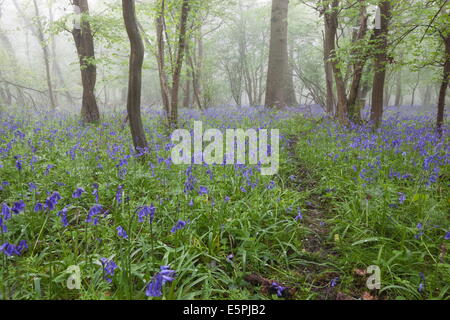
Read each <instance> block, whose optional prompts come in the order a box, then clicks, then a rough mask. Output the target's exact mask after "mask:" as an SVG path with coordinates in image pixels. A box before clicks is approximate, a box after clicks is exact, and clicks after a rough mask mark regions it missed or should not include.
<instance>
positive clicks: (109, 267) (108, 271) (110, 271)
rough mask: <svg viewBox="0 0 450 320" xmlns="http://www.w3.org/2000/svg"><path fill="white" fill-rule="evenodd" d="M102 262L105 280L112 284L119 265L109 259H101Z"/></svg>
mask: <svg viewBox="0 0 450 320" xmlns="http://www.w3.org/2000/svg"><path fill="white" fill-rule="evenodd" d="M100 262H101V264H102V266H103V279H105V280H106V281H107V282H109V283H111V282H112V277H113V276H114V271H115V270H116V269H117V268H118V266H117V264H116V263H115V262H114V261H113V260H110V259H107V258H101V259H100Z"/></svg>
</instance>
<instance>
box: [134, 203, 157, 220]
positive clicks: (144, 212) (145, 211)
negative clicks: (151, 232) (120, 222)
mask: <svg viewBox="0 0 450 320" xmlns="http://www.w3.org/2000/svg"><path fill="white" fill-rule="evenodd" d="M155 212H156V208H155V206H153V204H151V205H150V207H149V206H143V207H141V208H139V209H138V211H137V214H138V220H139V222H144V219H145V218H146V217H148V216H149V217H150V223H153V219H154V218H155Z"/></svg>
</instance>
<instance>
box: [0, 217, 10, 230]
mask: <svg viewBox="0 0 450 320" xmlns="http://www.w3.org/2000/svg"><path fill="white" fill-rule="evenodd" d="M6 232H8V227H7V226H6V224H5V221H4V220H3V217H0V233H6Z"/></svg>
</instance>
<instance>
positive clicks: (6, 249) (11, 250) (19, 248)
mask: <svg viewBox="0 0 450 320" xmlns="http://www.w3.org/2000/svg"><path fill="white" fill-rule="evenodd" d="M26 249H28V245H27V242H26V241H25V240H21V241H20V242H19V244H18V245H16V246H15V245H13V244H10V243H8V242H6V243H4V244H2V245H1V246H0V252H3V253H4V254H5V255H7V256H8V257H11V256H20V255H22V253H23V251H25V250H26Z"/></svg>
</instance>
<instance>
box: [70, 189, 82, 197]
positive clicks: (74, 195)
mask: <svg viewBox="0 0 450 320" xmlns="http://www.w3.org/2000/svg"><path fill="white" fill-rule="evenodd" d="M84 192H85V191H84V189H83V188H77V190H75V191H74V192H73V193H72V198H74V199H78V198H81V195H82V194H83V193H84Z"/></svg>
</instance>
